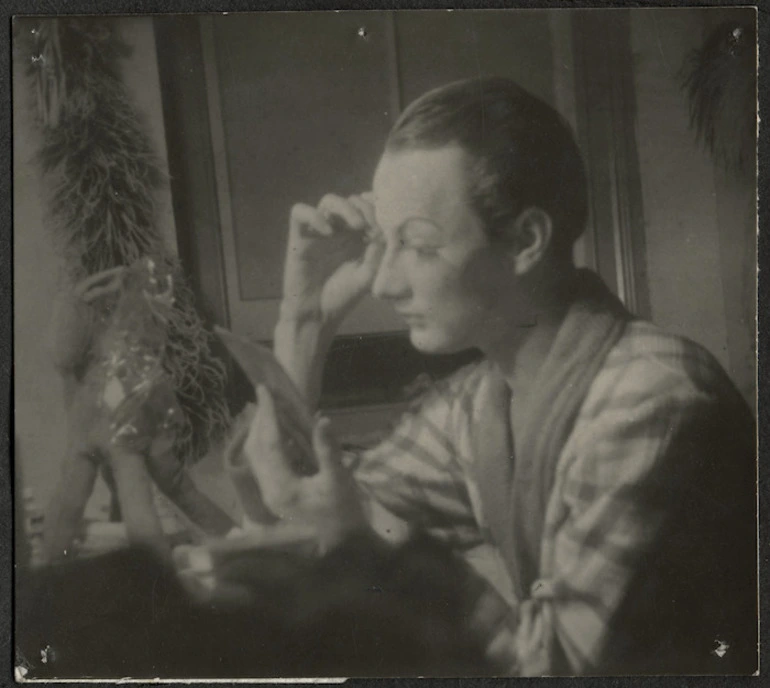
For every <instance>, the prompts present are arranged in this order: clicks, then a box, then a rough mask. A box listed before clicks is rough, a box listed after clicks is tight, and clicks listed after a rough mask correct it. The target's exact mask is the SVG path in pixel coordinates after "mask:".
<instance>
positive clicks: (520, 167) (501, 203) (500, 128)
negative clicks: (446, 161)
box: [385, 78, 587, 255]
mask: <svg viewBox="0 0 770 688" xmlns="http://www.w3.org/2000/svg"><path fill="white" fill-rule="evenodd" d="M449 145H458V146H460V147H461V148H462V149H463V150H464V151H465V152H466V153H467V154H469V156H470V160H471V163H470V169H469V170H468V172H469V178H470V194H471V199H472V203H473V205H474V207H475V210H476V212H477V213H478V215H479V217H480V218H481V220H482V222H483V223H484V226H485V229H486V231H487V234H488V236H489V237H490V239H491V240H493V241H494V240H496V239H499V238H500V237H501V234H502V230H503V228H504V227H505V225H506V224H507V223H509V222H510V221H512V220H514V219H515V218H516V217H518V216H519V215H520V214H521V212H522V211H524V210H526V209H527V208H530V207H537V208H540V209H541V210H543V211H545V212H546V213H548V215H549V217H550V218H551V222H552V223H553V239H552V246H553V249H554V252H555V253H557V254H561V255H571V251H572V245H573V244H574V242H575V240H576V239H577V238H578V237H579V236H580V234H581V233H582V232H583V229H584V227H585V223H586V216H587V197H586V176H585V169H584V166H583V160H582V158H581V155H580V151H579V150H578V147H577V145H576V143H575V139H574V137H573V135H572V131H571V129H570V126H569V125H568V124H567V122H566V121H565V120H564V118H563V117H562V116H561V115H559V113H558V112H556V110H554V109H553V108H552V107H551V106H550V105H548V104H547V103H545V102H543V101H542V100H540V99H539V98H536V97H535V96H533V95H532V94H531V93H529V92H527V91H525V90H524V89H523V88H521V87H520V86H519V85H517V84H516V83H514V82H513V81H511V80H510V79H504V78H485V79H468V80H464V81H457V82H454V83H451V84H448V85H446V86H442V87H440V88H437V89H435V90H432V91H429V92H428V93H426V94H425V95H423V96H421V97H420V98H418V99H417V100H416V101H414V102H413V103H412V104H411V105H410V106H409V107H407V108H406V110H405V111H404V112H403V114H402V115H401V117H400V118H399V120H398V122H396V124H395V126H394V127H393V130H392V131H391V133H390V135H389V137H388V140H387V143H386V146H385V149H386V151H389V152H399V151H404V150H420V149H428V150H430V149H437V148H442V147H444V146H449Z"/></svg>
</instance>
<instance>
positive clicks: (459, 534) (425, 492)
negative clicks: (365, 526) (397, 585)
mask: <svg viewBox="0 0 770 688" xmlns="http://www.w3.org/2000/svg"><path fill="white" fill-rule="evenodd" d="M456 387H457V381H452V382H446V383H439V384H437V385H436V386H435V387H434V388H433V389H431V390H430V391H429V392H428V393H427V394H426V395H425V396H424V397H423V398H422V400H420V401H419V402H417V403H415V404H414V405H413V407H412V408H411V409H410V410H409V411H408V412H407V413H405V414H404V415H403V416H402V418H401V419H400V421H399V422H398V423H397V424H396V426H395V427H394V429H393V431H392V433H391V434H390V436H389V437H388V438H387V439H385V440H384V441H383V442H382V443H381V444H379V445H378V446H376V447H374V448H373V449H370V450H367V451H364V452H362V453H360V454H359V456H358V457H357V460H355V461H354V463H353V471H354V476H355V479H356V482H357V484H358V486H359V489H360V490H361V492H362V493H363V495H364V500H365V502H368V503H369V507H370V513H371V520H372V521H373V523H372V525H373V526H374V528H375V530H377V531H378V532H380V534H381V535H383V536H385V537H388V536H389V535H392V532H391V533H388V532H386V531H389V530H391V531H392V529H393V528H394V527H397V526H393V525H392V524H393V519H394V518H395V519H397V520H398V521H399V522H400V523H401V524H409V529H410V532H411V531H414V530H419V531H422V532H425V533H427V534H428V535H430V536H432V537H434V538H436V539H438V540H440V541H442V542H444V543H445V544H447V545H448V546H450V547H453V548H456V549H465V548H468V547H472V546H474V545H477V544H480V543H481V542H482V538H481V535H480V533H479V528H478V524H477V522H476V518H475V516H474V513H473V510H472V506H471V502H470V497H469V494H468V488H467V483H466V475H465V471H464V468H463V466H462V463H461V462H460V461H459V459H458V455H457V451H456V448H455V444H454V442H453V427H452V426H453V418H452V415H453V408H454V404H455V402H456V401H457V394H458V390H457V389H456ZM378 523H379V524H380V527H378ZM389 539H392V538H389Z"/></svg>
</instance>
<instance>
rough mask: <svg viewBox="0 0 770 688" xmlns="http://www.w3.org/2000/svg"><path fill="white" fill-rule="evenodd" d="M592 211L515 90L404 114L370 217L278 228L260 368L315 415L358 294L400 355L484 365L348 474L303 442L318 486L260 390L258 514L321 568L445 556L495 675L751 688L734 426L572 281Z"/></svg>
mask: <svg viewBox="0 0 770 688" xmlns="http://www.w3.org/2000/svg"><path fill="white" fill-rule="evenodd" d="M585 186H586V185H585V179H584V171H583V165H582V162H581V158H580V154H579V152H578V150H577V147H576V145H575V143H574V140H573V137H572V135H571V133H570V131H569V128H568V126H567V125H566V124H565V122H564V121H563V120H562V119H561V117H560V116H559V115H558V114H557V113H556V112H554V111H553V110H552V109H551V108H550V107H549V106H548V105H546V104H545V103H543V102H541V101H539V100H537V99H536V98H534V97H533V96H531V95H530V94H528V93H527V92H525V91H524V90H522V89H521V88H519V87H518V86H517V85H515V84H514V83H512V82H510V81H508V80H505V79H482V80H474V81H463V82H458V83H455V84H450V85H448V86H446V87H443V88H440V89H437V90H435V91H432V92H430V93H428V94H426V95H424V96H423V97H422V98H420V99H418V100H417V101H416V102H415V103H413V104H412V105H411V106H410V107H409V108H407V109H406V111H405V112H404V113H403V115H402V116H401V118H400V119H399V121H398V122H397V124H396V125H395V127H394V129H393V131H392V132H391V134H390V136H389V139H388V141H387V143H386V146H385V152H384V154H383V156H382V158H381V160H380V162H379V165H378V167H377V170H376V172H375V175H374V183H373V191H372V193H370V194H364V195H362V196H358V197H351V198H348V199H343V198H340V197H337V196H333V195H329V196H326V197H325V198H324V199H323V200H322V201H321V203H320V204H319V206H318V207H316V208H314V207H311V206H307V205H297V206H295V208H294V209H293V211H292V216H291V227H290V237H289V247H288V255H287V264H286V273H285V283H284V298H283V302H282V305H281V311H280V318H279V322H278V324H277V326H276V330H275V352H276V355H277V356H278V358H279V359H280V360H281V362H282V363H283V365H284V366H285V368H286V369H287V371H288V372H289V373H290V375H291V376H292V377H293V379H294V381H295V382H296V383H297V385H298V387H299V388H300V390H301V391H302V392H303V393H304V394H305V396H306V397H307V399H308V402H309V403H310V404H311V405H313V406H314V405H315V404H316V403H317V400H318V397H319V389H320V378H321V371H322V366H323V360H324V357H325V354H326V352H327V350H328V347H329V344H330V342H331V340H332V337H333V336H334V333H335V331H336V330H337V327H338V326H339V324H340V322H341V321H342V319H343V318H344V317H345V315H346V314H347V313H348V312H349V311H350V309H351V308H352V307H353V305H354V304H355V303H356V302H357V300H358V299H359V298H360V296H361V295H363V294H364V293H365V292H366V291H367V290H370V289H371V291H372V292H373V293H374V295H375V296H377V297H380V298H384V299H388V300H389V301H390V302H391V303H392V304H393V306H394V308H395V309H396V311H398V312H399V313H400V314H401V315H402V316H403V317H404V320H405V322H406V324H407V326H408V328H409V336H410V339H411V342H412V343H413V345H414V346H415V347H416V348H418V349H419V350H421V351H423V352H426V353H447V352H453V351H459V350H462V349H466V348H468V347H477V348H478V349H480V350H481V352H482V353H483V354H484V356H485V360H484V361H483V362H481V363H478V364H474V365H472V366H470V367H468V368H465V369H462V370H461V371H459V372H458V373H456V374H455V375H454V376H452V377H451V378H450V379H448V380H446V381H443V382H441V383H439V384H437V385H436V387H435V389H434V390H433V391H432V392H430V393H429V394H427V395H426V397H425V399H423V400H422V402H421V404H420V405H418V407H416V408H415V409H414V410H413V411H412V412H410V413H408V414H407V415H406V416H405V417H404V418H403V419H402V420H401V422H400V424H399V425H398V426H397V428H396V429H395V431H394V433H393V435H392V437H391V438H390V439H388V440H387V441H386V442H384V444H383V445H382V446H379V447H376V448H374V449H373V450H370V451H368V452H365V453H364V454H363V455H362V456H360V457H357V458H356V459H355V460H354V461H353V464H352V466H349V467H346V466H347V464H346V462H345V460H344V458H343V457H342V456H341V452H340V451H339V449H338V448H337V445H336V443H335V441H334V438H333V437H332V436H331V434H330V432H329V429H328V421H326V420H324V419H321V420H319V422H318V424H317V427H316V430H315V434H314V447H315V452H316V455H317V459H318V463H319V466H320V470H319V472H318V473H317V474H316V475H314V476H311V477H297V476H295V475H293V474H291V472H290V471H288V470H287V469H286V452H287V449H286V447H285V444H284V442H283V441H282V438H281V437H280V434H279V432H278V431H277V429H276V424H275V415H274V410H273V405H272V399H271V398H270V395H269V393H268V392H267V390H266V389H264V388H260V389H258V407H259V410H258V412H257V414H256V416H255V418H254V421H253V423H252V425H251V431H250V433H249V437H248V439H247V441H246V445H245V453H246V455H247V457H248V459H249V461H250V464H251V466H252V470H253V472H254V475H255V477H256V479H257V481H258V482H259V485H260V488H261V491H262V497H263V499H264V502H265V504H266V505H267V506H268V508H269V509H270V510H271V511H272V512H273V513H275V514H276V515H277V516H278V517H280V518H281V519H283V520H284V521H291V522H293V523H313V524H314V526H315V527H316V528H317V531H318V534H319V539H320V540H321V542H322V544H323V545H324V546H326V547H329V546H332V545H333V544H334V543H335V542H337V541H339V540H340V539H342V538H344V537H345V534H346V533H347V532H349V531H352V530H355V529H357V528H368V527H372V528H374V530H376V531H377V532H379V533H380V534H381V535H382V536H383V537H385V538H396V537H398V536H397V535H396V533H398V532H399V528H401V532H402V533H403V532H406V533H408V532H413V531H414V530H421V531H426V532H428V533H429V534H431V535H433V536H435V537H437V538H439V539H440V540H442V541H444V542H446V543H448V544H450V545H451V546H452V547H453V548H454V549H455V550H456V551H457V552H458V553H460V554H461V555H463V556H464V557H465V558H466V559H467V560H468V561H469V562H470V563H471V564H472V565H473V566H474V567H475V568H476V570H477V571H478V572H479V573H480V574H481V575H482V576H483V577H484V578H485V579H486V580H487V581H488V582H489V584H490V590H494V591H495V596H496V598H497V599H502V600H505V603H506V604H505V613H504V614H502V615H500V616H499V617H498V618H497V619H495V622H496V625H495V624H493V623H492V619H493V617H494V612H493V611H492V610H493V609H494V605H493V604H490V602H489V600H490V599H492V595H491V594H490V596H489V597H488V598H487V599H486V600H482V601H481V602H480V605H481V606H482V607H484V608H485V609H486V613H487V622H488V623H487V631H488V632H489V633H490V636H491V637H490V655H491V656H494V657H495V658H497V659H498V660H499V661H500V667H501V671H508V670H510V671H512V672H517V673H521V674H525V675H526V674H581V673H582V674H592V673H593V674H595V673H621V674H623V673H626V674H628V673H662V672H675V673H717V672H723V671H724V672H751V671H753V670H754V669H755V665H756V559H755V547H756V539H755V537H756V535H755V439H754V429H753V419H752V418H751V415H750V412H749V411H748V408H747V407H746V405H745V404H744V403H743V401H742V399H741V398H740V396H739V394H738V393H737V392H736V390H735V389H734V387H733V386H732V384H731V383H730V382H729V380H728V379H727V377H726V375H725V373H724V372H723V371H722V369H721V368H720V367H719V365H718V364H717V363H716V362H715V360H714V359H713V358H712V357H711V356H710V355H709V354H708V353H707V352H705V351H704V350H703V349H701V348H700V347H698V346H697V345H695V344H693V343H692V342H689V341H687V340H685V339H683V338H680V337H676V336H673V335H669V334H666V333H664V332H662V331H661V330H659V329H658V328H656V327H655V326H653V325H652V324H650V323H647V322H643V321H640V320H637V319H635V318H633V317H632V316H631V315H630V314H629V313H627V312H626V311H625V309H624V308H623V307H622V305H621V304H620V303H619V302H618V301H617V300H616V299H615V298H614V297H613V296H612V295H611V294H610V293H609V292H608V290H607V289H606V287H605V286H604V285H603V284H602V283H601V282H600V280H599V279H598V278H597V277H596V276H595V275H593V274H591V273H588V272H586V271H580V270H577V269H576V268H575V267H574V265H573V263H572V257H571V256H572V246H573V243H574V241H575V239H576V238H577V237H578V236H579V235H580V233H581V232H582V230H583V226H584V223H585V220H586V207H587V203H586V189H585ZM362 237H370V240H369V241H368V242H367V241H366V240H364V241H362V240H361V238H362ZM404 528H406V529H407V530H406V531H404ZM402 536H403V535H402ZM485 605H486V606H485ZM492 626H495V628H494V629H492V628H491V627H492ZM725 647H728V648H729V649H727V650H726V651H723V650H724V648H725ZM717 650H718V651H717Z"/></svg>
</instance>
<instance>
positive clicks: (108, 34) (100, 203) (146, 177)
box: [15, 17, 230, 462]
mask: <svg viewBox="0 0 770 688" xmlns="http://www.w3.org/2000/svg"><path fill="white" fill-rule="evenodd" d="M15 28H16V29H17V30H19V29H21V30H20V31H18V32H17V38H24V37H26V39H27V41H20V43H21V44H26V46H27V48H26V50H28V51H29V52H28V53H27V55H28V58H27V59H28V60H29V62H28V64H29V74H30V76H31V78H32V82H33V84H34V88H33V93H34V101H35V104H36V111H37V120H38V123H39V125H40V128H41V132H42V145H41V148H40V151H39V162H40V164H41V166H42V170H43V173H44V177H45V179H46V180H47V181H48V182H49V183H50V184H49V187H50V189H49V190H50V202H49V214H50V225H51V227H52V229H53V232H54V235H55V239H56V241H57V243H58V245H59V246H60V248H61V250H62V252H63V255H64V257H65V261H66V265H67V270H68V273H69V276H70V278H71V279H72V281H73V282H76V281H78V280H80V279H82V278H83V277H86V276H89V275H93V274H95V273H98V272H100V271H102V270H105V269H108V268H112V267H115V266H119V265H125V266H129V265H133V264H134V263H135V262H136V261H137V260H138V259H140V258H142V257H150V258H152V259H153V260H154V261H155V262H156V263H157V264H158V265H159V266H162V267H163V269H164V270H166V269H167V270H169V271H170V272H171V273H172V274H173V284H174V295H173V296H174V307H173V309H172V312H171V314H170V316H169V317H168V319H167V323H168V344H167V348H166V351H165V355H164V368H165V369H166V372H167V374H168V375H169V377H170V378H171V380H172V381H173V383H174V386H175V390H176V394H177V398H178V401H179V405H180V407H181V409H182V411H183V416H184V419H183V425H182V429H181V431H180V433H179V434H178V436H177V439H176V442H175V447H174V453H175V455H176V456H177V457H178V458H179V459H180V460H183V461H185V462H193V461H196V460H197V459H199V458H200V457H202V456H203V455H204V454H205V453H206V452H207V450H208V448H209V446H210V444H211V443H212V442H215V441H217V440H218V439H219V438H221V437H222V435H223V433H224V432H225V431H226V429H227V428H228V427H229V425H230V415H229V411H228V407H227V404H226V401H225V395H224V390H225V366H224V364H223V363H222V361H220V360H219V359H218V358H216V357H215V356H214V354H213V353H212V349H211V344H212V341H213V335H212V334H211V333H210V332H209V331H208V330H207V329H206V328H205V326H204V324H203V322H202V320H201V317H200V316H199V314H198V311H197V310H196V306H195V301H194V298H193V293H192V291H191V289H190V288H189V286H188V284H187V281H186V279H185V276H184V273H183V270H182V268H181V265H180V264H179V261H178V259H177V258H176V257H175V256H174V255H173V254H172V253H171V251H170V250H169V249H168V247H167V246H166V245H165V242H164V240H163V237H162V235H161V232H160V229H159V227H158V225H157V221H156V219H157V218H156V210H157V208H156V194H157V192H158V191H159V190H160V189H161V188H163V186H164V184H165V183H166V174H165V172H164V170H163V167H162V164H161V162H160V161H159V159H158V157H157V156H156V155H155V152H154V150H153V146H152V143H151V141H150V139H149V136H148V135H147V133H146V130H145V127H144V126H143V122H142V121H141V119H140V117H139V115H138V113H137V112H136V110H135V108H134V107H133V105H132V103H131V99H130V97H129V94H128V92H127V89H126V87H125V85H124V83H123V80H122V75H121V61H122V60H123V59H124V58H126V57H128V56H129V55H130V54H131V49H130V47H129V46H128V45H127V44H126V43H125V42H124V41H123V40H122V39H121V37H120V35H119V34H118V33H117V31H116V22H115V21H114V20H109V19H105V18H100V17H73V18H56V19H51V18H46V19H42V20H38V21H34V22H28V21H25V22H23V23H19V24H17V25H16V27H15ZM18 34H22V35H18Z"/></svg>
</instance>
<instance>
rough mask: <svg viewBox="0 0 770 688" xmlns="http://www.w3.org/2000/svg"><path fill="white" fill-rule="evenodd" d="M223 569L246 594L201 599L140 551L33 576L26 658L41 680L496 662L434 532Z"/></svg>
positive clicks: (455, 669)
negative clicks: (394, 544) (429, 537)
mask: <svg viewBox="0 0 770 688" xmlns="http://www.w3.org/2000/svg"><path fill="white" fill-rule="evenodd" d="M220 575H221V576H223V577H225V578H226V579H227V580H228V581H229V582H231V583H237V584H238V585H239V586H242V587H243V589H244V590H245V591H247V592H248V594H247V596H246V598H244V597H243V596H239V599H238V602H237V603H236V602H234V601H231V602H220V603H217V604H212V603H206V604H203V603H200V602H196V601H194V600H193V599H192V598H191V597H190V596H189V595H188V593H187V592H186V590H185V589H184V588H183V587H182V586H181V584H180V583H179V581H178V579H177V577H176V575H175V574H174V573H173V571H171V570H169V569H167V568H166V567H164V566H163V565H162V564H160V563H159V562H158V560H157V559H155V558H154V557H153V556H152V555H150V554H149V553H147V552H144V551H142V550H136V549H134V550H125V551H121V552H117V553H113V554H109V555H104V556H102V557H99V558H97V559H93V560H90V561H81V562H74V563H71V564H65V565H61V566H59V567H57V568H51V569H48V570H42V571H38V572H35V573H33V574H32V575H31V577H27V576H24V577H22V576H20V580H19V581H18V583H19V590H18V598H17V634H16V647H17V665H18V664H21V665H24V666H26V667H27V668H28V674H27V677H28V678H52V677H60V678H84V677H94V678H117V677H132V678H150V677H161V678H174V677H176V678H199V677H201V678H202V677H209V678H213V677H217V678H247V677H253V678H256V677H311V676H396V675H413V676H416V675H427V676H462V675H479V674H485V673H489V672H490V668H489V667H488V666H487V665H486V663H485V661H484V659H483V652H482V648H481V647H480V646H479V645H478V643H477V642H476V641H475V640H474V638H473V636H472V635H471V633H470V630H469V629H468V623H467V619H468V616H469V613H470V607H471V605H472V601H473V593H472V590H473V589H474V585H473V582H472V581H471V579H470V578H469V577H468V574H467V571H466V570H465V569H464V568H463V567H461V566H460V565H459V563H458V562H456V560H455V559H454V558H453V557H452V556H451V555H450V554H448V553H447V552H445V551H444V550H443V549H441V548H439V547H438V546H437V545H436V544H434V543H432V542H427V541H417V542H412V543H409V544H407V545H405V546H403V547H401V548H398V549H393V548H391V547H389V546H387V545H384V544H382V543H380V542H375V541H373V540H372V539H370V538H369V537H365V536H361V537H358V538H353V539H351V540H349V541H348V542H346V543H345V544H343V545H342V546H340V547H339V548H338V549H337V550H335V551H333V552H332V553H330V554H329V555H328V556H327V557H325V558H324V559H321V560H317V561H311V560H308V559H304V558H301V557H298V556H296V555H291V554H286V553H278V552H251V553H248V554H241V555H238V556H237V557H234V558H232V559H231V560H229V561H228V562H227V563H226V564H225V565H224V567H223V570H222V571H221V572H220ZM41 652H43V653H44V654H45V657H46V662H42V661H41V657H42V656H43V655H42V654H41Z"/></svg>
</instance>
